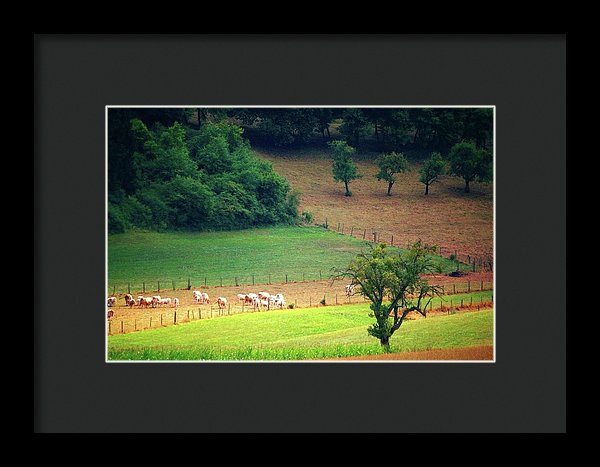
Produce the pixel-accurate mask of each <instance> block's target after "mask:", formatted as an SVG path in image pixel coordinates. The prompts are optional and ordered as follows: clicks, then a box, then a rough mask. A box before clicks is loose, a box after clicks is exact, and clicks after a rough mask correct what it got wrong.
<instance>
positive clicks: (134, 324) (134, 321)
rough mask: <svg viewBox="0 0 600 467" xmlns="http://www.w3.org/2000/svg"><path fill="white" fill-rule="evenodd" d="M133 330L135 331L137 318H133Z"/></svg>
mask: <svg viewBox="0 0 600 467" xmlns="http://www.w3.org/2000/svg"><path fill="white" fill-rule="evenodd" d="M133 330H134V331H137V319H134V320H133Z"/></svg>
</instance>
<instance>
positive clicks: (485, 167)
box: [448, 142, 493, 193]
mask: <svg viewBox="0 0 600 467" xmlns="http://www.w3.org/2000/svg"><path fill="white" fill-rule="evenodd" d="M448 159H449V160H450V171H451V173H453V174H455V175H458V176H459V177H462V178H463V179H464V181H465V193H469V192H470V191H471V189H470V187H469V183H470V182H472V181H480V182H489V181H490V180H492V176H493V172H492V170H493V169H492V155H491V153H489V152H488V151H486V150H485V149H477V147H475V145H474V144H473V143H469V142H462V143H457V144H455V145H454V146H452V149H450V153H449V154H448Z"/></svg>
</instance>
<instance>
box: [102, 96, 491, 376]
mask: <svg viewBox="0 0 600 467" xmlns="http://www.w3.org/2000/svg"><path fill="white" fill-rule="evenodd" d="M494 110H495V109H494V106H453V107H449V106H405V107H402V106H305V107H301V106H277V107H262V106H251V107H238V106H234V107H215V106H192V105H190V106H159V107H153V106H144V107H132V106H107V107H106V121H107V125H106V132H107V142H106V151H107V155H106V156H107V177H106V180H107V200H106V201H107V212H106V219H107V258H108V264H107V277H108V282H107V304H106V306H107V310H106V315H107V320H106V332H107V362H131V361H136V362H139V361H144V362H147V361H152V362H298V361H301V362H311V363H329V364H331V363H346V362H364V363H367V362H370V363H374V362H381V361H387V362H494V355H495V345H494V307H493V296H494V273H493V271H494V189H493V188H494V185H493V181H494V170H493V169H494V147H495V145H494V141H495V140H494ZM350 188H352V189H350ZM426 318H429V319H426ZM397 331H398V332H397ZM400 331H401V332H400Z"/></svg>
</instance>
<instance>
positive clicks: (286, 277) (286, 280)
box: [285, 272, 288, 284]
mask: <svg viewBox="0 0 600 467" xmlns="http://www.w3.org/2000/svg"><path fill="white" fill-rule="evenodd" d="M287 281H288V280H287V272H286V273H285V283H286V284H287Z"/></svg>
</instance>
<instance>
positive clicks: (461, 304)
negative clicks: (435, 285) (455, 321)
mask: <svg viewBox="0 0 600 467" xmlns="http://www.w3.org/2000/svg"><path fill="white" fill-rule="evenodd" d="M460 306H461V308H462V307H463V299H462V298H461V299H460Z"/></svg>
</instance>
